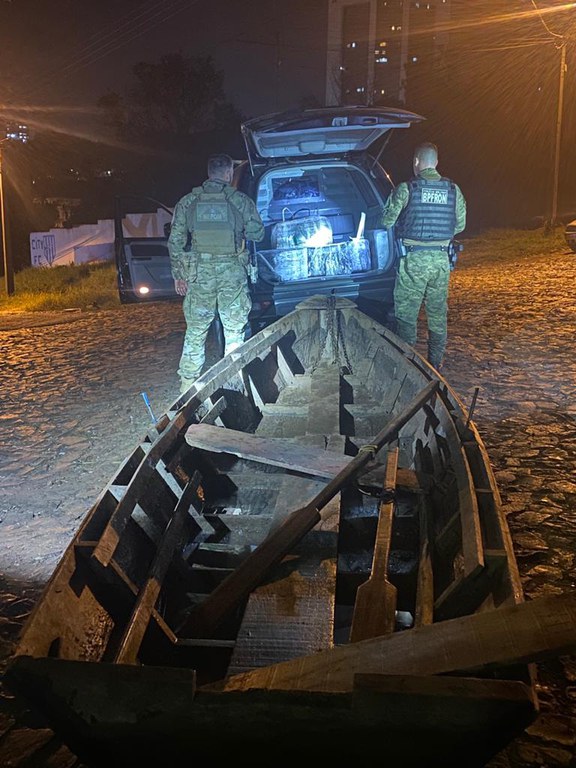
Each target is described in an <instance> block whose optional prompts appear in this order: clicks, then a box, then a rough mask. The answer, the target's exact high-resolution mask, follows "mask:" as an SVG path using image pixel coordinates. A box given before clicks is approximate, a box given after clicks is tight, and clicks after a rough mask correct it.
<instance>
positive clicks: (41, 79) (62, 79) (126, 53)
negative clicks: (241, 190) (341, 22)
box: [0, 0, 327, 120]
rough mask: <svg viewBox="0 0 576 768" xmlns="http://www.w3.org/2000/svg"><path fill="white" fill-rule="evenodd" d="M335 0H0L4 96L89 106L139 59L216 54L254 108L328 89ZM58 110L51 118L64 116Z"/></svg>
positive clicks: (230, 89)
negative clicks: (331, 1) (328, 24)
mask: <svg viewBox="0 0 576 768" xmlns="http://www.w3.org/2000/svg"><path fill="white" fill-rule="evenodd" d="M326 6H327V2H326V0H290V2H289V3H282V2H278V0H146V1H145V2H142V0H98V1H97V2H95V0H0V71H1V72H2V74H3V76H2V79H1V81H0V103H2V104H3V105H4V110H5V112H6V105H10V106H11V107H16V109H10V112H11V113H12V112H13V113H14V115H16V114H17V113H18V110H17V105H22V106H23V110H22V111H23V112H26V108H27V107H30V106H35V105H38V104H43V105H51V106H54V105H62V104H65V105H69V106H72V105H75V106H81V107H83V108H85V109H86V110H89V109H91V108H93V107H94V104H95V102H96V101H97V99H98V97H99V96H101V95H103V94H104V93H106V92H107V91H108V90H116V91H118V92H123V89H124V88H125V87H126V85H127V84H128V83H129V81H130V76H131V70H132V67H133V65H134V64H135V63H136V62H138V61H155V60H157V59H158V58H159V57H160V56H161V55H162V54H164V53H170V52H181V53H182V54H184V55H185V56H188V55H191V56H196V55H201V56H205V55H211V56H213V58H214V60H215V62H216V64H217V66H218V67H219V68H220V69H222V70H223V71H224V86H225V90H226V95H227V97H228V98H229V100H230V101H232V102H233V103H234V104H235V105H236V106H237V107H238V108H239V109H240V110H241V112H242V113H243V114H244V115H245V116H247V117H248V116H253V115H257V114H263V113H266V112H270V111H276V110H278V109H286V108H289V107H293V106H295V105H296V106H297V105H298V104H299V103H300V102H301V101H302V100H303V99H310V98H316V99H318V100H322V99H323V97H324V69H325V49H324V45H323V42H324V35H325V32H324V28H325V17H326ZM61 117H62V114H61V112H60V111H59V110H57V111H56V112H55V113H53V114H52V116H51V117H50V118H49V119H54V120H60V119H61Z"/></svg>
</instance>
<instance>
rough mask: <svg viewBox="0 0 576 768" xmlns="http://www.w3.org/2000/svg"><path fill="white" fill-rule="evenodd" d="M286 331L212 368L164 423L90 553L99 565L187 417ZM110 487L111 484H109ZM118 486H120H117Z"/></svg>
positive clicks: (266, 335)
mask: <svg viewBox="0 0 576 768" xmlns="http://www.w3.org/2000/svg"><path fill="white" fill-rule="evenodd" d="M286 331H287V328H285V327H284V326H283V324H282V323H279V324H278V326H277V327H276V328H274V329H271V330H270V331H269V332H266V331H262V335H261V334H258V338H257V337H255V338H254V340H248V341H247V342H245V344H243V345H242V350H243V351H242V355H241V356H239V358H238V359H237V360H235V361H234V362H225V361H222V364H221V365H219V364H217V365H215V366H213V368H211V369H210V371H207V372H206V374H204V375H203V376H201V377H200V378H199V379H198V380H197V381H196V382H195V384H194V385H193V386H192V389H191V390H190V392H193V394H192V395H191V397H190V398H189V399H188V400H186V401H185V402H184V404H183V405H182V407H181V408H180V410H179V411H178V412H177V413H176V415H175V416H174V418H173V419H172V420H171V421H170V422H168V423H167V425H166V427H165V429H164V431H163V432H161V434H159V435H158V438H157V439H156V440H155V441H154V443H153V444H152V445H151V446H150V448H149V449H148V448H146V449H144V446H140V448H141V449H142V450H146V455H145V456H144V457H143V458H142V459H141V461H140V463H139V464H138V466H137V468H136V470H135V472H134V474H133V476H132V478H131V479H130V482H129V483H128V484H127V487H126V492H125V494H124V496H123V498H122V500H121V501H120V502H119V503H118V506H117V507H116V509H115V510H114V512H113V513H112V515H111V516H110V519H109V520H108V523H107V525H106V529H105V530H104V532H103V534H102V536H101V538H100V541H99V542H98V546H97V547H96V549H95V550H94V557H95V558H96V560H98V562H99V563H101V564H102V565H108V564H109V563H110V561H111V560H112V558H113V556H114V552H115V551H116V547H117V546H118V543H119V541H120V537H121V536H122V533H123V531H124V529H125V527H126V525H127V523H128V520H129V519H130V515H131V514H132V510H133V509H134V507H135V505H136V504H137V503H138V501H139V499H140V496H141V494H142V493H143V491H144V489H145V487H146V484H147V483H148V482H149V480H150V478H151V477H152V476H153V474H154V472H155V471H156V465H157V462H158V461H159V460H160V459H161V458H162V457H163V456H164V454H165V452H166V451H167V450H168V449H169V448H172V447H173V445H174V442H175V439H176V435H178V434H179V433H180V431H181V430H182V429H183V428H184V427H185V426H186V425H187V424H189V422H190V416H191V414H192V413H194V411H195V410H196V409H197V408H198V406H199V405H200V404H201V403H202V402H204V400H206V399H207V398H208V397H211V396H212V395H213V394H214V393H215V392H216V391H217V390H218V389H219V388H220V387H222V386H223V384H225V382H226V381H227V380H229V378H230V377H231V376H233V375H234V374H235V373H238V372H239V371H240V370H241V369H242V368H243V367H244V366H245V365H246V363H247V362H249V361H250V360H253V359H254V358H255V357H256V356H257V355H259V354H260V353H261V352H262V351H263V350H266V349H269V348H270V347H271V346H272V345H273V344H275V343H276V342H277V341H278V340H279V339H281V338H282V337H283V336H284V335H285V334H286ZM112 482H113V483H114V481H112ZM120 484H121V483H120Z"/></svg>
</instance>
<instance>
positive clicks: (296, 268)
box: [272, 248, 310, 282]
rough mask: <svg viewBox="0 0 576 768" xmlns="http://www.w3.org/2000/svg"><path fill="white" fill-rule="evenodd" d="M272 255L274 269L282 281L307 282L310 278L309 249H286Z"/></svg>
mask: <svg viewBox="0 0 576 768" xmlns="http://www.w3.org/2000/svg"><path fill="white" fill-rule="evenodd" d="M272 253H273V258H272V262H273V264H274V269H275V270H276V272H277V273H278V276H279V277H280V278H281V279H282V280H285V281H287V282H290V281H292V280H305V279H306V278H307V277H309V276H310V274H309V268H308V248H286V249H283V250H277V251H272Z"/></svg>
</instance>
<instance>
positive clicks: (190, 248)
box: [168, 155, 264, 393]
mask: <svg viewBox="0 0 576 768" xmlns="http://www.w3.org/2000/svg"><path fill="white" fill-rule="evenodd" d="M233 170H234V165H233V161H232V159H231V158H230V157H229V156H228V155H214V156H213V157H211V158H210V159H209V161H208V179H207V181H205V182H204V183H203V184H202V186H201V187H195V188H194V189H193V190H192V192H190V194H188V195H185V196H184V197H183V198H182V199H181V200H180V201H179V202H178V204H177V205H176V208H175V210H174V216H173V217H172V229H171V232H170V237H169V239H168V249H169V251H170V261H171V267H172V277H173V278H174V287H175V289H176V293H177V294H178V295H179V296H184V301H183V305H182V308H183V311H184V317H185V319H186V335H185V337H184V347H183V350H182V356H181V358H180V365H179V368H178V375H179V376H180V384H181V386H180V392H181V393H184V392H186V391H187V390H188V389H189V387H190V386H191V385H192V384H193V382H194V380H195V379H196V378H197V377H198V376H199V375H200V373H201V371H202V366H203V365H204V360H205V343H206V337H207V335H208V330H209V328H210V324H211V323H212V320H213V319H214V317H215V315H216V313H217V312H218V314H219V315H220V320H221V322H222V327H223V329H224V339H225V345H226V346H225V350H224V354H227V353H228V352H230V351H231V350H232V349H234V348H235V347H237V346H238V345H239V344H241V343H242V342H243V341H244V329H245V327H246V323H247V321H248V313H249V312H250V309H251V306H252V304H251V300H250V292H249V288H248V266H249V262H250V259H249V255H248V252H247V250H246V248H245V241H246V240H247V239H248V240H255V241H260V240H262V238H263V237H264V225H263V223H262V219H261V218H260V216H259V214H258V211H257V210H256V206H255V205H254V203H253V202H252V200H251V199H250V198H249V197H248V196H247V195H245V194H243V193H242V192H240V191H238V190H237V189H234V187H232V186H231V184H230V182H231V181H232V175H233Z"/></svg>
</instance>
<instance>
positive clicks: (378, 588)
mask: <svg viewBox="0 0 576 768" xmlns="http://www.w3.org/2000/svg"><path fill="white" fill-rule="evenodd" d="M397 467H398V448H394V450H392V451H390V453H389V454H388V461H387V464H386V476H385V479H384V485H383V491H384V492H385V493H393V492H394V490H395V487H396V469H397ZM393 518H394V501H393V500H390V501H386V502H385V501H382V502H381V503H380V514H379V516H378V528H377V530H376V540H375V542H374V557H373V559H372V571H371V573H370V578H369V579H368V581H365V582H364V584H360V586H359V587H358V590H357V592H356V601H355V603H354V616H353V618H352V628H351V630H350V642H351V643H357V642H359V641H360V640H367V639H368V638H370V637H380V636H381V635H388V634H390V632H394V627H395V624H396V592H397V590H396V587H395V586H394V584H391V583H390V582H389V581H388V579H387V572H388V556H389V554H390V539H391V538H392V521H393Z"/></svg>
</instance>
